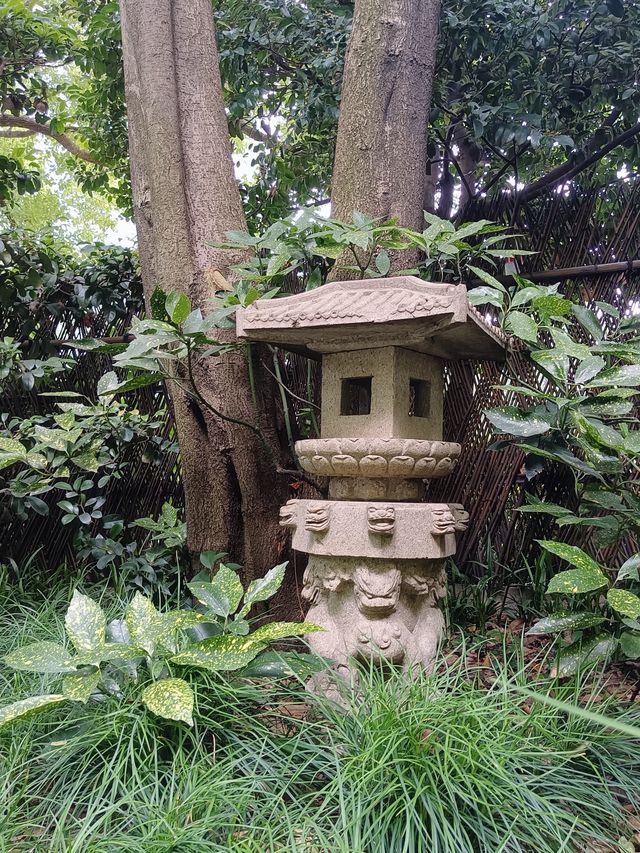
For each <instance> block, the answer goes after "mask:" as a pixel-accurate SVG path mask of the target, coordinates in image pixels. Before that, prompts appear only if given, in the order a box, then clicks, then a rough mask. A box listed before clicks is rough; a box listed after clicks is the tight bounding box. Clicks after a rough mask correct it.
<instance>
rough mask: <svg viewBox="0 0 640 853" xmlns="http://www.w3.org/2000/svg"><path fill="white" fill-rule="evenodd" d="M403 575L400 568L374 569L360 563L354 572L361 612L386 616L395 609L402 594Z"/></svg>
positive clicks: (354, 590) (354, 588) (355, 587)
mask: <svg viewBox="0 0 640 853" xmlns="http://www.w3.org/2000/svg"><path fill="white" fill-rule="evenodd" d="M401 582H402V575H401V573H400V571H399V569H396V568H394V567H393V564H390V567H389V568H388V569H387V570H386V571H373V570H372V569H369V568H367V566H363V565H360V566H358V568H357V569H356V570H355V572H354V573H353V592H354V596H355V599H356V604H357V605H358V610H360V612H361V613H365V614H369V615H372V616H373V615H375V616H384V615H386V614H387V613H391V612H392V611H393V610H395V608H396V606H397V604H398V597H399V595H400V584H401Z"/></svg>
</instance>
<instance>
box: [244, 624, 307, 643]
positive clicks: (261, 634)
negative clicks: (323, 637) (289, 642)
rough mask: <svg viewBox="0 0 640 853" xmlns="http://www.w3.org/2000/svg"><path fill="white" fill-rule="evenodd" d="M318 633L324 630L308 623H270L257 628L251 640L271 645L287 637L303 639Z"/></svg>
mask: <svg viewBox="0 0 640 853" xmlns="http://www.w3.org/2000/svg"><path fill="white" fill-rule="evenodd" d="M316 631H324V628H321V627H320V626H319V625H310V624H309V623H308V622H270V623H269V624H267V625H262V626H261V627H260V628H257V629H256V630H255V631H254V632H253V633H252V634H251V635H250V636H249V639H250V640H252V641H253V642H254V643H257V642H260V643H269V642H271V641H272V640H282V639H284V638H285V637H303V636H304V635H305V634H313V633H315V632H316Z"/></svg>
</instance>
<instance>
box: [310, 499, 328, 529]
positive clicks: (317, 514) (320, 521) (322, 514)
mask: <svg viewBox="0 0 640 853" xmlns="http://www.w3.org/2000/svg"><path fill="white" fill-rule="evenodd" d="M329 521H330V513H329V507H328V506H327V505H326V504H309V506H308V507H307V512H306V514H305V517H304V526H305V529H306V530H308V531H309V532H310V533H326V532H327V530H328V529H329Z"/></svg>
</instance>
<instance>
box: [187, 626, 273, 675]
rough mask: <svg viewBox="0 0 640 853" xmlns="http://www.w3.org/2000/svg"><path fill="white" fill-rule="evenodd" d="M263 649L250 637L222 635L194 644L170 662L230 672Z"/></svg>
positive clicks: (243, 664)
mask: <svg viewBox="0 0 640 853" xmlns="http://www.w3.org/2000/svg"><path fill="white" fill-rule="evenodd" d="M264 647H265V644H264V643H261V642H255V641H254V640H253V639H252V637H251V636H249V637H237V636H233V635H231V634H224V635H222V636H219V637H209V638H208V639H206V640H202V641H201V642H199V643H195V644H194V645H193V646H191V648H190V649H187V650H186V651H184V652H180V653H179V654H177V655H174V657H172V658H171V661H172V663H177V664H181V665H183V666H194V667H199V668H201V669H207V670H210V671H211V672H223V671H230V670H234V669H241V668H242V667H243V666H246V665H247V664H248V663H250V661H252V660H253V659H254V657H256V655H257V654H258V653H259V652H261V651H262V650H263V649H264Z"/></svg>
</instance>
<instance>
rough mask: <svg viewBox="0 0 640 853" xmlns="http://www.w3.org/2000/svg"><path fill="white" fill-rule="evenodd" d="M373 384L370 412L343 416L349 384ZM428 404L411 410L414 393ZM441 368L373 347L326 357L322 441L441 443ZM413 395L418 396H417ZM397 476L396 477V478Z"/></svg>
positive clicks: (416, 356) (425, 358)
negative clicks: (369, 438) (371, 439)
mask: <svg viewBox="0 0 640 853" xmlns="http://www.w3.org/2000/svg"><path fill="white" fill-rule="evenodd" d="M362 379H364V380H365V381H367V382H368V383H370V394H368V398H369V399H368V402H369V407H370V410H369V412H368V413H363V414H356V413H348V412H345V411H344V408H343V404H344V396H345V393H347V394H348V388H346V387H345V386H348V384H349V383H352V382H354V380H355V381H358V380H362ZM416 387H417V388H419V389H420V390H421V392H422V393H421V396H422V397H423V398H424V399H425V401H426V405H425V406H424V408H423V412H422V414H420V415H418V413H417V412H416V410H415V405H414V407H413V410H412V403H414V404H415V399H413V400H412V389H413V390H414V391H415V388H416ZM443 395H444V392H443V364H442V362H441V361H440V359H437V358H433V357H432V356H429V355H424V354H422V353H417V352H413V351H412V350H409V349H404V348H403V347H375V348H372V349H361V350H358V351H357V352H340V353H333V354H330V355H325V356H324V358H323V362H322V396H321V400H322V409H321V426H322V435H323V437H324V438H334V437H346V438H358V437H360V436H372V437H379V438H391V437H394V438H416V439H437V440H440V439H441V438H442V403H443ZM414 396H415V395H414ZM395 476H397V475H395Z"/></svg>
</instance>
